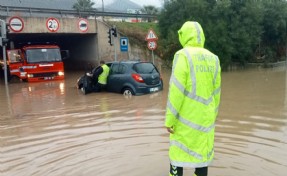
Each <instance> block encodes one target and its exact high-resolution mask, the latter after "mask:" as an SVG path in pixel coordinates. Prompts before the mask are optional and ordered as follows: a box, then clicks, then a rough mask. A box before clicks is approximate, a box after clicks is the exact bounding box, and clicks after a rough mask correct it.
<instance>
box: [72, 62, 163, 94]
mask: <svg viewBox="0 0 287 176" xmlns="http://www.w3.org/2000/svg"><path fill="white" fill-rule="evenodd" d="M106 64H107V65H108V66H109V67H110V73H109V76H108V80H107V87H106V90H107V91H108V92H116V93H121V94H124V95H143V94H148V93H153V92H157V91H160V90H162V89H163V82H162V79H161V75H160V72H159V71H158V69H157V68H156V66H155V65H154V64H153V63H151V62H141V61H118V62H116V61H115V62H109V63H106ZM77 86H78V89H81V88H82V87H83V81H82V79H81V78H80V79H78V82H77Z"/></svg>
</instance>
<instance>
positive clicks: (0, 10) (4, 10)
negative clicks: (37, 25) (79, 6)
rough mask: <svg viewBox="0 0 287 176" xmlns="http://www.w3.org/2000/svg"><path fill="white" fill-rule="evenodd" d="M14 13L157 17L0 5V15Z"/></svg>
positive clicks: (94, 10)
mask: <svg viewBox="0 0 287 176" xmlns="http://www.w3.org/2000/svg"><path fill="white" fill-rule="evenodd" d="M15 14H18V15H19V14H21V15H22V16H33V17H34V16H50V15H51V14H53V15H57V16H61V17H65V16H74V17H83V16H85V17H88V16H94V17H98V16H105V17H135V18H157V16H156V15H151V14H140V13H121V12H106V11H99V10H98V9H93V10H89V11H77V10H64V9H47V8H32V7H31V8H30V7H14V6H1V5H0V16H4V17H9V16H12V15H15Z"/></svg>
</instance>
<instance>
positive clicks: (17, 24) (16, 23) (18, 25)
mask: <svg viewBox="0 0 287 176" xmlns="http://www.w3.org/2000/svg"><path fill="white" fill-rule="evenodd" d="M9 26H10V29H11V30H12V31H14V32H21V31H22V30H23V28H24V22H23V20H22V18H20V17H11V18H10V20H9Z"/></svg>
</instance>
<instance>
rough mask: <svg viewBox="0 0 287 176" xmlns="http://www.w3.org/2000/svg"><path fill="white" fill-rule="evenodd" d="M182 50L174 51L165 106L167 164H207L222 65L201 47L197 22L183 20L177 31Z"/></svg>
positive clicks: (211, 144) (184, 165)
mask: <svg viewBox="0 0 287 176" xmlns="http://www.w3.org/2000/svg"><path fill="white" fill-rule="evenodd" d="M178 35H179V41H180V43H181V45H182V46H183V49H181V50H179V51H178V52H176V54H175V56H174V60H173V68H172V75H171V78H170V83H169V84H170V87H169V94H168V101H167V109H166V120H165V126H166V127H173V129H174V133H173V134H170V148H169V158H170V163H171V164H172V165H173V166H177V167H192V168H198V167H206V166H208V165H209V164H210V162H211V161H212V159H213V157H214V128H215V120H216V116H217V114H218V107H219V102H220V86H221V76H220V75H221V68H220V63H219V59H218V57H217V56H216V55H214V54H213V53H211V52H210V51H208V50H207V49H204V41H205V37H204V33H203V30H202V28H201V26H200V24H199V23H197V22H192V21H189V22H186V23H184V24H183V26H182V28H181V29H180V30H179V31H178Z"/></svg>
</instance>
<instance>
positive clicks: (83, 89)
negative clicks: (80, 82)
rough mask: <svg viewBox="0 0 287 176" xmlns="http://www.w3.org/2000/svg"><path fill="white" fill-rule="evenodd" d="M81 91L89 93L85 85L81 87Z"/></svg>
mask: <svg viewBox="0 0 287 176" xmlns="http://www.w3.org/2000/svg"><path fill="white" fill-rule="evenodd" d="M81 92H82V93H83V94H84V95H86V94H87V90H86V88H85V87H84V86H82V87H81Z"/></svg>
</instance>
